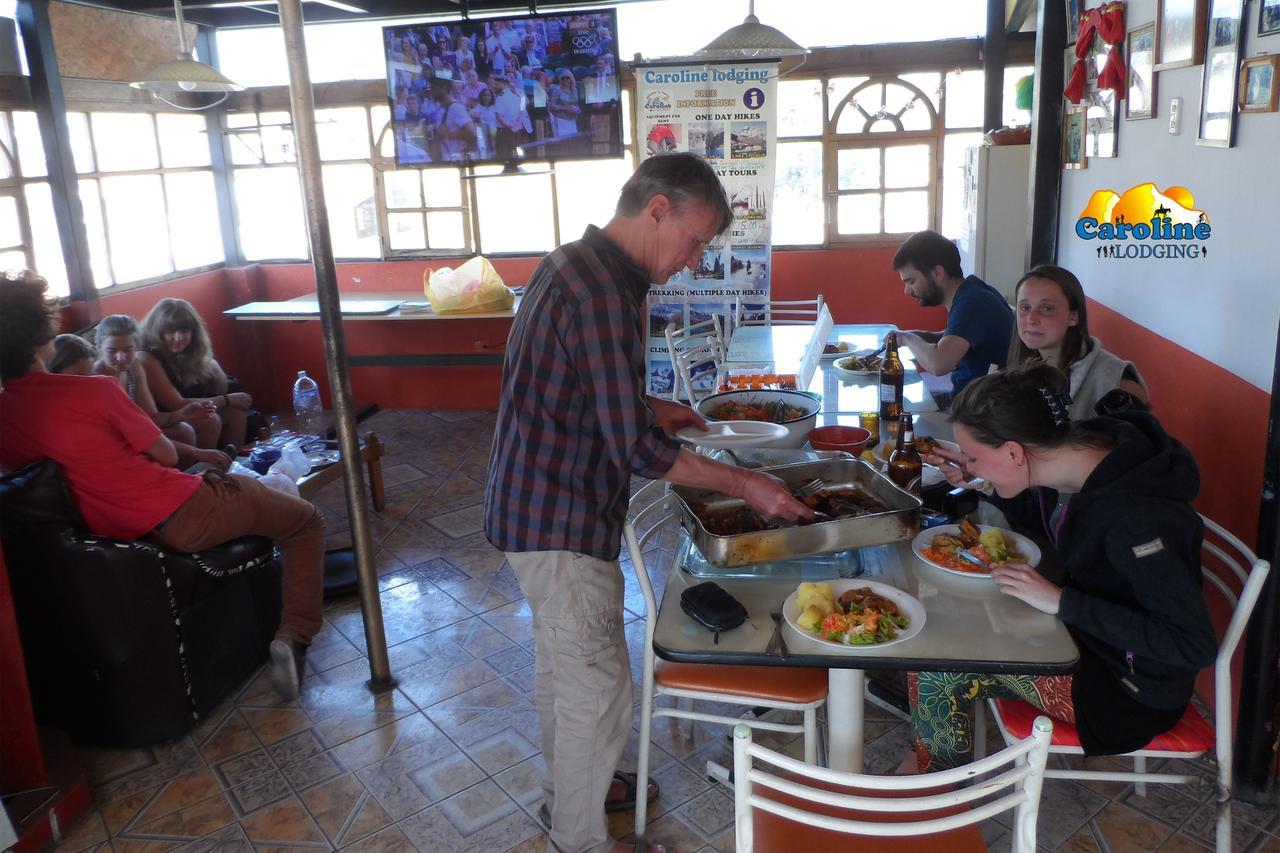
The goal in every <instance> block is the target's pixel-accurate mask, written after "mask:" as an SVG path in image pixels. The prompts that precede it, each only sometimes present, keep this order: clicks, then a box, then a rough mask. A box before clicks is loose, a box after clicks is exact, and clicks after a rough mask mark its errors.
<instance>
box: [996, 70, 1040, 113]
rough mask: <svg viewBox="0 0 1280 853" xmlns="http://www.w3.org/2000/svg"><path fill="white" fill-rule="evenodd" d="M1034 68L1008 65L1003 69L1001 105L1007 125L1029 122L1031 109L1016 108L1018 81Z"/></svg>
mask: <svg viewBox="0 0 1280 853" xmlns="http://www.w3.org/2000/svg"><path fill="white" fill-rule="evenodd" d="M1034 70H1035V69H1034V68H1032V67H1031V66H1030V65H1009V66H1006V67H1005V69H1004V103H1003V106H1002V107H1001V109H1002V112H1003V115H1004V123H1005V124H1007V125H1015V124H1022V125H1027V124H1031V111H1030V110H1028V109H1019V108H1018V81H1019V80H1021V79H1022V78H1023V77H1026V76H1027V75H1028V74H1030V73H1031V72H1032V71H1034Z"/></svg>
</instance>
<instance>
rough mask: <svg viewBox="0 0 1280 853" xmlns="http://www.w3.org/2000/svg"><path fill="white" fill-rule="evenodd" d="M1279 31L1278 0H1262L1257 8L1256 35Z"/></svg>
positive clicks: (1273, 33) (1279, 11)
mask: <svg viewBox="0 0 1280 853" xmlns="http://www.w3.org/2000/svg"><path fill="white" fill-rule="evenodd" d="M1276 33H1280V0H1262V4H1261V7H1260V8H1259V9H1258V35H1260V36H1273V35H1275V34H1276Z"/></svg>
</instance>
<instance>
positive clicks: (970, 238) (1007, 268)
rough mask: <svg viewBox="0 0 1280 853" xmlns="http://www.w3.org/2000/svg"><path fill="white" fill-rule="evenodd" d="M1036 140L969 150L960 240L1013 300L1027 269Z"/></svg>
mask: <svg viewBox="0 0 1280 853" xmlns="http://www.w3.org/2000/svg"><path fill="white" fill-rule="evenodd" d="M1030 179H1031V146H1030V145H981V146H975V147H973V148H970V149H968V150H967V151H966V152H965V167H964V225H963V227H962V229H961V234H960V237H959V238H958V239H957V240H956V246H958V247H959V249H960V263H961V265H962V267H963V268H964V271H965V274H966V275H967V274H969V273H973V274H974V275H976V276H977V277H978V278H980V279H982V280H983V281H985V282H986V283H987V284H989V285H991V286H992V287H994V288H995V289H996V290H999V291H1000V292H1001V293H1003V294H1004V296H1005V298H1006V299H1008V300H1009V301H1010V302H1011V303H1012V302H1013V288H1014V285H1016V284H1017V283H1018V279H1020V278H1022V274H1023V273H1024V272H1026V269H1025V266H1026V250H1027V221H1028V219H1029V218H1030V208H1029V205H1028V202H1027V188H1028V186H1029V184H1030Z"/></svg>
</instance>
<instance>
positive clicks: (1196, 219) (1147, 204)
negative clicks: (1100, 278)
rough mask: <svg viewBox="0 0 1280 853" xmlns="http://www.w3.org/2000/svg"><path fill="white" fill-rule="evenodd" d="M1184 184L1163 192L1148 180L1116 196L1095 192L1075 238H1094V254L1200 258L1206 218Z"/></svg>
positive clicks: (1203, 254)
mask: <svg viewBox="0 0 1280 853" xmlns="http://www.w3.org/2000/svg"><path fill="white" fill-rule="evenodd" d="M1195 204H1196V198H1195V196H1194V195H1192V194H1191V191H1190V190H1188V189H1187V188H1186V187H1169V188H1168V189H1166V190H1165V191H1164V192H1161V191H1160V190H1158V189H1156V185H1155V184H1153V183H1151V182H1150V181H1148V182H1147V183H1145V184H1138V185H1136V186H1133V187H1130V188H1129V189H1127V190H1125V191H1124V194H1123V195H1119V194H1117V193H1116V191H1115V190H1098V191H1097V192H1095V193H1094V194H1093V197H1092V198H1090V199H1089V203H1088V204H1087V205H1085V208H1084V211H1083V212H1081V214H1080V216H1079V218H1077V219H1076V236H1077V237H1079V238H1080V239H1081V240H1092V241H1096V242H1097V246H1096V247H1095V251H1096V252H1097V253H1098V257H1099V258H1115V259H1117V260H1125V259H1134V258H1159V259H1165V258H1204V257H1207V256H1208V254H1209V247H1208V245H1207V244H1208V241H1209V238H1210V237H1211V236H1212V234H1213V228H1212V226H1211V225H1210V224H1209V217H1208V216H1206V215H1205V212H1204V211H1203V210H1197V209H1196V207H1195Z"/></svg>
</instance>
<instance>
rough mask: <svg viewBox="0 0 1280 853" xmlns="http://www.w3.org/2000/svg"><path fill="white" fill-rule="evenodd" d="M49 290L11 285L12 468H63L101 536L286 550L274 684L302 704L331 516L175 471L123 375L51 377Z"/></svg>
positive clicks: (7, 407) (1, 306) (4, 418)
mask: <svg viewBox="0 0 1280 853" xmlns="http://www.w3.org/2000/svg"><path fill="white" fill-rule="evenodd" d="M47 288H48V285H47V283H46V282H45V280H44V279H43V278H41V277H39V276H38V275H35V274H34V273H31V272H26V271H23V272H13V271H10V272H6V273H4V275H3V278H2V279H0V380H3V383H4V388H3V390H0V465H3V466H4V467H5V468H8V469H10V470H17V469H19V468H21V467H23V466H25V465H28V464H30V463H32V462H35V461H37V460H39V459H44V458H49V459H52V460H54V461H55V462H57V463H58V464H59V465H61V466H62V471H63V474H64V476H65V477H66V479H67V482H68V484H69V485H70V486H71V492H72V495H73V496H74V498H75V502H76V505H77V507H78V508H79V510H80V514H81V515H82V516H83V517H84V520H85V524H86V525H87V526H88V528H89V530H90V531H92V532H93V533H95V534H97V535H99V536H107V537H110V538H113V539H140V538H143V537H148V536H149V537H151V538H152V539H154V540H156V541H158V542H159V543H160V544H161V545H164V546H165V547H167V548H171V549H173V550H176V551H185V552H191V551H200V550H203V549H205V548H210V547H213V546H215V545H219V544H221V543H223V542H227V541H229V540H231V539H236V538H238V537H241V536H247V535H256V536H266V537H268V538H270V539H273V540H275V541H276V543H277V545H278V546H279V547H280V550H281V551H282V553H283V554H284V581H283V588H282V592H283V600H284V603H283V607H282V612H281V618H280V628H279V629H278V630H277V631H276V636H275V639H274V640H272V642H271V646H270V656H271V661H270V665H269V666H270V676H271V682H272V685H273V686H274V687H275V689H276V691H277V692H278V693H279V694H280V695H281V696H283V697H284V698H286V699H293V698H295V697H296V696H297V695H298V690H299V685H300V680H301V675H302V663H303V658H304V656H305V655H306V649H307V646H308V645H310V643H311V638H312V637H313V636H315V634H316V632H317V631H319V630H320V623H321V619H320V612H321V608H322V606H323V585H322V574H323V560H324V519H323V518H322V517H321V515H320V513H319V511H318V510H316V508H315V507H314V506H312V505H311V504H310V503H308V502H307V501H304V500H302V499H300V498H297V497H294V496H293V495H288V494H285V493H284V492H279V491H276V490H274V489H268V488H266V487H265V486H263V485H262V484H261V483H259V482H258V481H257V480H254V479H252V478H249V477H240V476H236V475H227V474H224V473H222V472H220V471H207V472H205V474H204V475H203V477H199V476H195V475H192V474H186V473H183V472H182V471H178V470H176V469H174V468H172V467H169V466H172V465H173V464H174V462H175V461H177V451H176V450H175V449H174V446H173V443H172V442H170V441H169V439H168V438H166V437H165V436H164V435H163V434H162V433H161V432H160V428H159V427H157V426H156V425H155V424H154V423H153V422H152V420H151V418H149V417H148V416H147V415H146V414H145V413H144V412H143V411H142V410H141V409H139V408H138V407H137V406H136V405H134V403H133V402H132V401H131V400H130V399H129V397H128V395H126V394H125V392H124V389H122V388H121V387H120V385H119V383H117V382H116V381H115V380H114V379H112V378H111V377H109V376H73V375H65V376H64V375H60V374H54V373H49V372H48V371H47V370H46V369H45V359H47V358H48V357H49V356H50V354H51V350H52V341H53V338H54V335H55V334H56V333H57V331H58V328H57V326H58V321H57V315H56V313H55V311H56V307H55V306H54V305H53V303H51V301H50V300H49V299H48V298H47V296H46V290H47Z"/></svg>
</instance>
